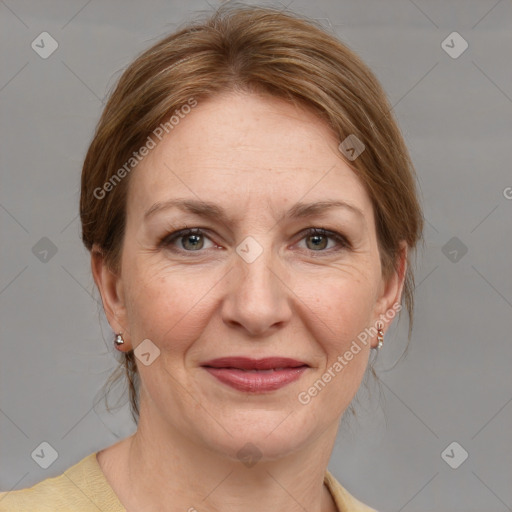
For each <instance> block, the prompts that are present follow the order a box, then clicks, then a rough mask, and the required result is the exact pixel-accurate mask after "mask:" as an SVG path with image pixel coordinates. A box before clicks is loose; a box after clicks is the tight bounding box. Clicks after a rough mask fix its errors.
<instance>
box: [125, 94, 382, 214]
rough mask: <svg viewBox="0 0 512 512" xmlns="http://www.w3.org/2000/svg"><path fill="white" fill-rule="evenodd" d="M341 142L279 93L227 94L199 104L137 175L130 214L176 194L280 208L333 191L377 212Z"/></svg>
mask: <svg viewBox="0 0 512 512" xmlns="http://www.w3.org/2000/svg"><path fill="white" fill-rule="evenodd" d="M176 119H177V118H176ZM176 119H175V121H176ZM338 144H339V140H338V139H337V137H336V135H335V134H334V133H333V131H332V130H331V129H330V127H329V126H328V125H327V123H325V122H324V121H322V120H321V119H319V118H318V117H317V116H316V115H315V114H314V113H312V112H311V111H310V110H308V109H305V108H302V107H296V106H294V105H291V104H289V103H288V102H285V101H283V100H281V99H278V98H275V97H270V96H261V95H257V94H253V93H251V94H249V93H225V94H223V95H219V96H215V97H213V98H209V99H208V100H205V101H198V103H197V106H195V107H194V108H193V109H191V111H190V112H189V113H188V114H182V116H180V118H179V122H178V123H177V124H176V125H175V126H174V127H173V129H172V130H170V133H169V134H167V135H166V136H165V137H164V138H163V139H162V141H161V142H159V143H158V145H157V146H156V147H155V148H154V149H152V150H151V152H150V153H149V154H148V155H147V156H146V157H145V158H144V159H143V160H142V161H141V162H140V163H139V165H138V166H137V168H136V169H135V171H134V172H133V174H132V176H131V183H130V191H129V198H128V202H129V207H128V214H129V215H136V216H139V215H142V214H143V213H144V211H147V209H148V208H149V207H151V205H152V204H154V203H156V202H163V201H167V200H169V199H172V198H173V197H190V198H193V199H199V200H201V199H202V200H208V201H212V200H213V201H216V202H219V203H220V204H222V205H224V207H225V208H226V209H229V208H232V209H233V211H240V209H242V210H243V211H245V210H248V209H250V208H252V207H253V206H254V208H256V209H257V208H262V207H265V208H267V209H268V208H270V209H272V211H275V212H276V213H278V211H279V209H280V206H281V205H282V206H289V205H291V204H294V203H295V202H297V201H304V202H314V201H321V200H323V199H325V198H326V196H328V197H329V198H330V199H341V200H346V201H347V202H350V203H353V204H355V205H357V206H358V207H359V208H360V209H361V210H363V211H366V212H367V213H368V214H369V213H370V212H371V209H372V207H371V201H370V198H369V196H368V195H367V193H366V191H365V189H364V186H363V184H362V182H361V180H360V179H359V178H358V176H357V175H356V174H355V172H354V171H353V170H352V169H351V168H350V166H349V165H348V164H347V163H346V162H345V161H344V160H343V159H342V157H341V154H340V153H339V151H338Z"/></svg>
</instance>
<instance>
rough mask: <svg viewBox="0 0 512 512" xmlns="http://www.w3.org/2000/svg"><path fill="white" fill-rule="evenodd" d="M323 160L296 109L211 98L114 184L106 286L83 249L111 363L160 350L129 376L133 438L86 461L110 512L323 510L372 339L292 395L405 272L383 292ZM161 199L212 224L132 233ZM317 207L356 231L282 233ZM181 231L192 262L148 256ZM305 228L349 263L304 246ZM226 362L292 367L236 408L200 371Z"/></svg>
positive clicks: (371, 230) (317, 132)
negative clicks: (114, 254) (189, 204)
mask: <svg viewBox="0 0 512 512" xmlns="http://www.w3.org/2000/svg"><path fill="white" fill-rule="evenodd" d="M338 144H339V140H338V139H337V138H336V136H335V135H334V134H333V133H332V131H331V130H330V128H329V127H328V125H326V124H325V123H324V122H323V121H322V120H320V119H318V118H317V117H316V116H315V115H314V114H313V113H311V112H310V111H308V110H302V109H299V108H297V107H294V106H291V105H289V104H287V103H285V102H283V101H282V100H280V99H277V98H273V97H269V96H261V95H256V94H254V93H225V94H223V95H221V96H216V97H214V98H213V99H209V100H205V101H202V102H199V103H198V105H197V107H195V108H194V109H193V110H192V112H191V113H190V114H188V115H187V116H185V118H184V119H182V120H180V122H179V124H178V125H177V126H176V127H175V128H174V130H173V131H172V132H171V133H170V134H169V135H168V136H166V137H165V138H164V139H163V140H162V142H160V143H159V144H158V145H157V147H156V148H154V149H153V150H152V151H151V152H150V154H149V155H148V156H147V157H146V158H145V159H144V160H143V161H142V162H141V163H140V164H139V166H138V167H137V168H136V169H135V170H134V171H132V174H131V176H130V180H131V181H130V186H129V194H128V205H127V224H126V233H125V239H124V244H123V251H122V259H121V269H120V271H119V272H118V273H114V272H112V271H111V270H110V269H109V268H108V267H107V265H106V264H105V262H104V260H103V258H102V255H101V252H100V251H99V249H98V248H94V250H93V251H92V261H91V263H92V270H93V274H94V279H95V282H96V284H97V286H98V288H99V290H100V293H101V296H102V300H103V304H104V308H105V312H106V315H107V318H108V321H109V323H110V325H111V327H112V329H113V330H114V331H115V332H122V333H123V337H124V340H125V343H124V345H123V346H122V348H121V349H120V350H131V349H134V348H136V347H137V346H138V345H139V343H141V342H142V340H145V339H149V340H151V342H152V343H153V344H154V345H155V346H157V347H158V349H159V350H160V355H159V357H157V358H156V359H155V360H154V362H153V363H152V364H150V365H149V366H145V365H143V364H141V363H140V361H137V364H138V369H139V373H140V376H141V405H140V421H139V424H138V429H137V432H136V433H135V434H134V435H133V436H131V437H129V438H127V439H124V440H123V441H121V442H119V443H117V444H115V445H113V446H111V447H109V448H107V449H105V450H102V451H101V452H100V453H99V454H98V462H99V464H100V466H101V468H102V470H103V472H104V473H105V476H106V477H107V480H108V481H109V483H110V484H111V486H112V488H113V489H114V491H115V492H116V494H117V495H118V497H119V499H120V501H121V502H122V503H123V505H124V506H125V507H126V508H127V510H129V511H146V510H147V511H150V510H161V511H171V510H172V511H176V510H183V511H185V510H193V509H191V507H194V508H195V509H197V510H198V511H199V512H200V511H201V510H209V511H221V510H222V511H225V510H238V511H241V510H251V511H260V510H261V511H266V512H269V511H270V512H272V511H282V510H288V511H299V510H300V511H303V510H308V511H310V512H320V511H322V512H327V511H331V512H332V511H334V510H336V507H335V505H334V503H333V501H332V498H331V496H330V493H329V492H328V490H327V488H326V487H325V486H324V485H323V478H324V474H325V471H326V468H327V464H328V461H329V458H330V455H331V452H332V449H333V445H334V442H335V440H336V434H337V430H338V424H339V421H340V419H341V416H342V415H343V413H344V411H345V409H346V408H347V407H348V405H349V404H350V402H351V400H352V398H353V397H354V395H355V393H356V391H357V389H358V387H359V385H360V383H361V380H362V378H363V376H364V372H365V370H366V367H367V363H368V356H369V352H370V345H371V346H376V344H377V340H376V338H372V339H370V340H369V343H368V344H367V345H363V344H361V351H360V352H359V353H358V354H357V355H355V356H354V358H353V359H352V360H351V361H350V362H349V363H348V364H347V365H346V367H344V368H343V371H341V372H339V373H338V374H337V376H336V377H335V378H333V379H332V380H331V382H329V383H328V384H327V385H326V386H325V388H324V389H323V390H322V391H321V392H320V393H318V395H317V396H315V397H314V398H312V399H311V401H310V403H308V404H307V405H303V404H302V403H300V402H299V400H298V399H297V396H298V394H299V393H300V392H301V391H305V390H307V389H308V388H309V387H310V386H311V385H312V384H313V383H314V382H315V381H316V380H317V379H319V378H320V377H321V376H322V374H323V373H324V372H325V371H326V370H327V369H328V368H329V367H331V366H332V365H333V363H334V362H335V361H336V360H337V358H338V356H340V355H343V354H344V353H345V351H346V350H347V349H348V348H349V347H350V345H351V343H352V341H353V340H355V339H356V337H357V335H358V334H359V333H361V332H362V331H363V330H364V329H365V328H367V327H370V326H374V325H375V323H376V322H377V321H378V320H379V316H380V315H382V314H384V313H385V312H386V311H388V310H390V309H391V308H392V306H393V304H396V303H397V302H399V300H400V296H401V292H402V287H403V282H404V275H405V269H406V263H405V262H406V256H407V254H406V248H405V246H404V247H403V250H402V252H401V255H400V260H399V262H398V266H397V268H398V270H397V272H395V273H393V274H392V275H391V276H389V277H388V278H384V277H383V273H382V268H381V264H380V257H379V250H378V245H377V237H376V231H375V223H374V218H373V208H372V203H371V200H370V197H369V196H368V194H367V192H366V190H365V188H364V187H363V185H362V182H361V181H360V180H359V178H358V177H357V176H356V174H355V172H354V171H353V170H352V169H351V167H350V166H349V163H348V162H347V161H345V160H344V159H343V157H342V155H341V153H340V152H339V150H338V149H337V147H338ZM175 198H189V199H193V200H197V199H201V200H204V201H210V202H215V203H216V204H217V205H218V206H220V207H222V208H223V209H224V210H225V212H226V214H227V216H228V219H227V220H226V222H221V221H220V220H219V218H218V217H214V218H203V217H198V216H197V215H195V214H192V213H185V212H183V211H181V210H179V209H176V208H168V209H162V210H160V211H157V212H155V213H154V214H153V215H150V216H149V218H148V219H147V220H144V214H145V212H146V211H147V210H149V209H150V208H151V207H152V206H153V205H154V204H155V203H159V202H161V203H162V202H165V201H168V200H170V199H175ZM326 199H333V200H340V201H344V202H346V203H349V204H351V205H353V206H354V207H355V208H357V209H358V210H359V211H360V214H356V213H354V212H353V211H352V210H350V209H348V208H333V209H330V210H326V211H325V212H323V213H321V214H316V215H314V216H310V217H305V218H287V217H286V216H285V213H286V212H287V211H288V210H289V209H290V208H291V207H292V206H293V205H294V204H295V203H297V202H298V201H301V202H306V203H315V202H318V201H323V200H326ZM185 227H188V228H194V227H196V228H203V230H204V232H205V234H204V237H202V238H199V240H198V242H199V243H198V247H199V248H198V249H195V250H194V247H195V246H194V244H193V242H194V240H192V243H190V242H189V243H188V245H187V241H190V238H189V237H187V236H185V237H182V238H180V239H176V240H175V241H174V242H169V244H168V245H167V246H159V241H160V239H161V238H164V237H165V236H166V235H168V234H170V233H172V232H174V231H177V230H180V229H184V228H185ZM310 227H324V228H325V229H327V230H330V231H334V232H338V233H340V234H341V235H343V236H344V237H346V238H347V239H348V241H349V242H350V246H344V245H342V244H340V243H339V242H337V241H336V239H333V238H327V239H325V238H323V237H321V238H320V239H319V241H318V239H315V237H314V235H313V236H311V235H309V236H308V235H306V234H304V230H306V229H307V228H310ZM247 236H251V237H253V238H254V239H255V240H256V241H257V242H258V244H259V245H260V247H261V248H262V251H263V252H262V253H261V255H260V256H259V257H258V258H257V259H256V260H255V261H253V262H252V263H247V262H246V261H245V260H244V259H243V258H241V257H240V256H239V255H238V253H237V252H236V248H237V246H238V245H239V244H240V243H241V242H242V241H243V240H244V239H245V238H246V237H247ZM195 240H197V239H195ZM315 241H316V242H317V244H316V245H315V243H314V242H315ZM183 244H185V247H184V246H183ZM201 244H203V245H202V246H201ZM318 246H319V247H318ZM173 249H174V250H173ZM387 327H388V325H386V324H384V330H385V329H386V328H387ZM226 356H247V357H253V358H260V357H268V356H284V357H291V358H295V359H298V360H301V361H304V362H306V363H307V364H309V365H310V368H309V369H308V370H307V371H306V372H305V373H304V374H303V376H302V377H301V378H300V379H299V380H298V381H295V382H293V383H290V384H288V385H287V386H285V387H283V388H281V389H279V390H276V391H272V392H268V393H263V394H249V393H245V392H241V391H237V390H235V389H232V388H230V387H227V386H226V385H224V384H222V383H220V382H219V381H217V380H216V379H215V378H214V377H213V376H211V375H210V374H209V373H208V372H207V371H205V370H204V369H203V368H201V367H200V364H201V363H202V362H205V361H207V360H209V359H213V358H217V357H226ZM248 442H250V443H252V444H253V445H255V446H256V447H257V448H258V450H259V451H260V453H261V454H262V458H261V459H260V460H259V461H258V462H257V463H256V464H255V465H254V466H252V467H247V466H245V465H244V464H243V463H242V462H241V461H240V460H239V459H238V458H237V452H238V450H240V449H241V448H242V447H243V446H244V445H246V443H248ZM169 496H172V500H169Z"/></svg>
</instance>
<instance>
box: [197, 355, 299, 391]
mask: <svg viewBox="0 0 512 512" xmlns="http://www.w3.org/2000/svg"><path fill="white" fill-rule="evenodd" d="M201 366H202V367H203V368H204V369H205V370H206V371H208V372H209V373H210V374H211V375H213V376H214V377H216V378H217V379H218V380H219V381H220V382H222V383H223V384H226V385H228V386H230V387H232V388H234V389H237V390H239V391H244V392H250V393H264V392H269V391H275V390H277V389H280V388H282V387H283V386H286V385H287V384H290V383H291V382H294V381H296V380H297V379H299V378H300V377H301V376H302V374H303V373H304V372H305V371H306V370H307V369H308V368H309V365H308V364H306V363H304V362H302V361H297V360H296V359H290V358H287V357H267V358H264V359H251V358H248V357H223V358H219V359H212V360H211V361H207V362H205V363H203V364H202V365H201Z"/></svg>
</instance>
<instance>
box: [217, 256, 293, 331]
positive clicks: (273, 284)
mask: <svg viewBox="0 0 512 512" xmlns="http://www.w3.org/2000/svg"><path fill="white" fill-rule="evenodd" d="M234 258H235V262H234V268H233V269H232V270H231V272H229V274H228V275H227V276H226V278H227V280H228V283H227V286H226V296H225V299H224V301H223V305H222V318H223V321H224V322H225V323H226V324H228V325H229V327H230V328H237V329H239V330H243V331H244V333H245V334H246V335H247V334H249V335H250V336H263V335H267V334H271V333H272V332H274V331H275V330H277V329H279V328H282V327H283V326H284V325H286V324H287V323H288V322H289V321H290V318H291V316H292V307H291V301H292V296H293V292H292V291H291V290H290V288H289V287H288V286H289V284H288V286H287V282H286V281H287V276H286V272H285V269H284V267H283V265H280V264H279V261H278V260H277V255H275V254H273V253H272V251H271V249H270V248H268V247H266V248H264V249H263V252H262V253H261V254H260V255H259V256H258V258H256V260H254V261H252V262H248V261H246V260H245V259H244V258H243V257H241V256H239V255H238V254H235V255H234Z"/></svg>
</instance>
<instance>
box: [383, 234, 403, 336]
mask: <svg viewBox="0 0 512 512" xmlns="http://www.w3.org/2000/svg"><path fill="white" fill-rule="evenodd" d="M407 254H408V247H407V243H406V242H405V241H401V242H400V249H399V251H398V254H397V257H396V261H395V262H394V263H395V267H394V270H393V271H392V272H391V274H390V275H389V276H388V277H387V278H384V277H382V280H381V286H380V290H379V296H378V298H377V302H376V305H375V314H376V318H375V322H378V321H381V323H382V330H383V331H384V332H385V331H386V330H387V329H388V327H389V325H390V323H391V322H390V321H388V322H385V321H382V320H381V318H382V315H385V314H386V312H387V311H389V310H390V309H396V305H397V304H400V303H401V301H402V291H403V288H404V284H405V276H406V272H407ZM393 306H394V307H393ZM393 316H394V315H393Z"/></svg>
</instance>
